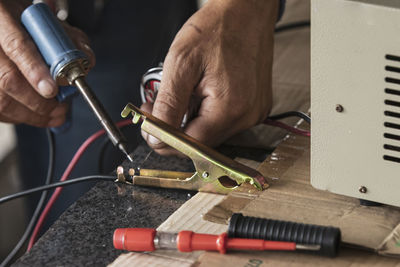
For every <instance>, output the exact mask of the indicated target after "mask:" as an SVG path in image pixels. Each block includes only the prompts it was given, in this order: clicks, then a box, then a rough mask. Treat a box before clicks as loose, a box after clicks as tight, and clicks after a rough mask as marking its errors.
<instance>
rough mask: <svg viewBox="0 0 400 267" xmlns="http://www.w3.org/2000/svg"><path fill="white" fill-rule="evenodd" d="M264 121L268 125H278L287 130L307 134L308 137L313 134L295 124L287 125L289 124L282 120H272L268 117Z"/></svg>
mask: <svg viewBox="0 0 400 267" xmlns="http://www.w3.org/2000/svg"><path fill="white" fill-rule="evenodd" d="M263 123H264V124H267V125H271V126H276V127H279V128H282V129H285V130H287V131H289V132H292V133H294V134H298V135H302V136H307V137H310V136H311V133H310V132H309V131H306V130H302V129H298V128H295V127H293V126H290V125H287V124H285V123H283V122H280V121H273V120H270V119H266V120H265V121H264V122H263Z"/></svg>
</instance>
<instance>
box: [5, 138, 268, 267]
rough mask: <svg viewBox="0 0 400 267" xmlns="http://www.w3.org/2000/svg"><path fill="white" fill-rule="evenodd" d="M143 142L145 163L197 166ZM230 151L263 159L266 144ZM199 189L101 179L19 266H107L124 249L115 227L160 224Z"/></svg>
mask: <svg viewBox="0 0 400 267" xmlns="http://www.w3.org/2000/svg"><path fill="white" fill-rule="evenodd" d="M149 151H150V148H149V147H147V146H146V145H144V144H142V145H140V146H139V147H138V148H137V149H136V150H135V152H134V153H133V154H134V162H133V163H124V166H125V167H128V166H131V167H132V166H135V167H137V166H138V165H141V167H142V168H158V169H169V170H181V171H193V170H194V167H193V164H192V162H191V160H189V159H187V160H186V159H179V158H175V157H160V156H158V155H157V154H156V153H154V152H153V153H151V154H150V157H149V158H148V159H147V160H146V161H145V162H144V163H143V161H144V160H145V158H146V156H147V155H148V154H149ZM223 152H224V154H227V155H228V156H230V157H235V156H242V157H245V156H246V155H247V156H251V158H252V159H253V160H258V161H262V160H263V159H264V158H265V157H266V156H267V151H265V150H255V149H246V150H243V149H239V148H235V149H234V148H229V147H225V148H224V149H223ZM195 193H196V192H192V191H183V190H173V189H161V188H144V187H139V186H130V185H123V184H114V183H110V182H99V183H97V184H96V185H95V186H94V187H93V188H92V189H91V190H90V191H89V192H87V193H86V194H85V195H84V196H83V197H81V198H80V199H79V200H78V201H77V202H76V203H74V204H73V205H72V206H71V207H70V208H69V209H68V210H67V211H65V212H64V213H63V214H62V215H61V217H60V218H59V219H58V220H57V221H56V222H55V223H54V225H53V226H52V227H51V228H50V229H49V230H48V231H47V232H46V233H45V234H44V235H43V236H42V237H41V238H40V239H39V240H38V242H37V243H36V244H35V246H34V247H33V248H32V250H31V251H30V252H29V253H26V254H25V255H23V256H22V257H21V258H20V259H19V260H18V261H17V262H16V263H15V264H14V265H13V266H44V265H45V266H71V265H73V266H105V265H107V264H109V263H111V262H113V261H114V260H115V258H116V257H117V256H118V255H119V254H121V253H123V251H122V250H116V249H114V247H113V243H112V241H113V233H114V230H115V229H116V228H120V227H152V228H156V227H157V226H159V225H160V224H161V223H162V222H163V221H165V220H166V219H167V218H168V216H169V215H171V214H172V213H173V212H174V211H175V210H177V209H178V208H179V207H180V206H181V205H182V204H183V203H185V202H186V201H187V200H188V199H189V198H191V197H192V196H193V195H194V194H195Z"/></svg>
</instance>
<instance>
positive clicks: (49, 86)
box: [0, 0, 94, 127]
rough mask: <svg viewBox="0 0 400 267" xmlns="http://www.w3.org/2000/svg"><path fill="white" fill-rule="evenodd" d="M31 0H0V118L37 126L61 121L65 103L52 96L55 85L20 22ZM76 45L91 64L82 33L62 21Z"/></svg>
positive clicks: (62, 120) (55, 93) (87, 47)
mask: <svg viewBox="0 0 400 267" xmlns="http://www.w3.org/2000/svg"><path fill="white" fill-rule="evenodd" d="M31 3H32V1H25V0H3V1H0V121H3V122H11V123H26V124H29V125H33V126H38V127H56V126H60V125H61V124H63V122H64V120H65V114H66V112H67V109H68V107H67V106H66V105H65V104H60V103H58V102H57V101H56V100H55V98H54V97H55V96H56V95H57V93H58V87H57V85H56V83H55V81H54V80H53V79H52V77H51V76H50V71H49V67H48V66H47V65H46V63H45V62H44V61H43V59H42V57H41V55H40V53H39V51H38V50H37V48H36V46H35V44H34V42H33V41H32V39H31V38H30V36H29V34H28V33H27V32H26V31H25V29H24V27H23V26H22V24H21V22H20V17H21V13H22V11H23V10H24V9H25V8H26V7H28V6H29V4H31ZM64 27H65V29H66V30H67V32H68V34H69V35H70V37H71V39H72V40H73V41H74V43H75V44H76V46H77V48H78V49H81V50H82V51H83V52H85V53H86V54H87V55H88V57H89V59H90V61H91V63H92V64H94V54H93V52H92V50H91V49H90V47H89V45H88V44H89V41H88V38H87V37H86V35H85V34H84V33H83V32H82V31H80V30H78V29H76V28H73V27H71V26H68V25H64Z"/></svg>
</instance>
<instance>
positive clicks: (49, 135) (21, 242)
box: [0, 129, 55, 267]
mask: <svg viewBox="0 0 400 267" xmlns="http://www.w3.org/2000/svg"><path fill="white" fill-rule="evenodd" d="M46 134H47V140H48V144H49V145H48V146H49V164H48V168H47V176H46V181H45V185H48V184H50V183H51V180H52V178H53V174H54V159H55V141H54V134H53V133H52V132H51V131H50V130H49V129H47V130H46ZM46 197H47V191H44V192H42V195H41V196H40V199H39V201H38V204H37V206H36V209H35V211H34V212H33V215H32V217H31V219H30V221H29V223H28V226H27V227H26V229H25V232H24V234H23V235H22V237H21V239H20V240H19V241H18V243H17V244H16V245H15V247H14V248H13V250H12V251H11V252H10V253H9V254H8V255H7V257H6V258H5V259H4V260H3V262H2V263H1V265H0V266H1V267H4V266H7V265H8V264H9V263H10V261H11V260H12V259H13V258H14V257H15V255H16V254H17V253H18V252H19V251H20V249H21V248H22V246H23V245H24V244H25V242H26V241H27V240H28V238H29V236H30V235H31V232H32V230H33V227H34V226H35V224H36V221H37V219H38V218H39V215H40V211H41V210H42V208H43V205H44V203H45V200H46Z"/></svg>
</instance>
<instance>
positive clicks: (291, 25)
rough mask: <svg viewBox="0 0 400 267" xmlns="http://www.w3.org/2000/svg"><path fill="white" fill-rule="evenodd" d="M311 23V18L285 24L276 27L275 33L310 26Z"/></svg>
mask: <svg viewBox="0 0 400 267" xmlns="http://www.w3.org/2000/svg"><path fill="white" fill-rule="evenodd" d="M310 25H311V23H310V21H309V20H303V21H297V22H292V23H287V24H283V25H281V26H278V27H276V28H275V33H279V32H284V31H288V30H294V29H297V28H303V27H310Z"/></svg>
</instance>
